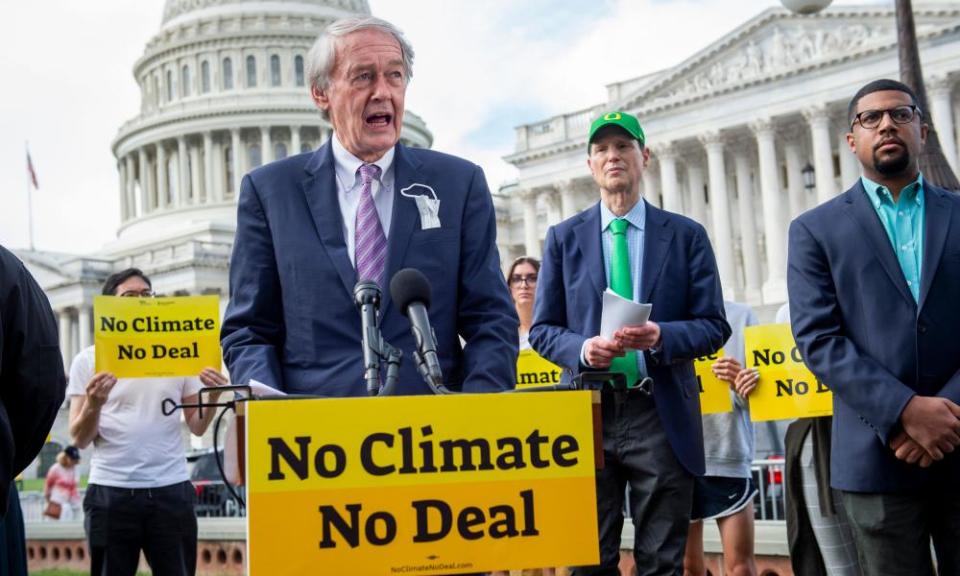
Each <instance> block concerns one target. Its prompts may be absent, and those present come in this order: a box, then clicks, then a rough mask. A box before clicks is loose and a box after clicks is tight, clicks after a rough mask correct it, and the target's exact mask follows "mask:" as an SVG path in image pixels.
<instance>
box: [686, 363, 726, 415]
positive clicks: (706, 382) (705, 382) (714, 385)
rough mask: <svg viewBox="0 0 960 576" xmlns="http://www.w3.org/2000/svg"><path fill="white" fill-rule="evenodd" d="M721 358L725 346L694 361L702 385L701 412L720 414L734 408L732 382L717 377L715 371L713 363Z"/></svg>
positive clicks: (700, 385) (698, 379)
mask: <svg viewBox="0 0 960 576" xmlns="http://www.w3.org/2000/svg"><path fill="white" fill-rule="evenodd" d="M720 358H723V348H721V349H719V350H717V351H716V352H714V353H713V354H708V355H706V356H703V357H701V358H697V359H696V360H694V362H693V370H694V372H695V373H696V374H697V384H698V385H699V387H700V413H701V414H719V413H721V412H730V411H731V410H733V400H731V399H730V384H728V383H726V382H724V381H723V380H721V379H719V378H717V375H716V374H714V373H713V369H712V366H713V363H714V362H716V361H717V360H719V359H720Z"/></svg>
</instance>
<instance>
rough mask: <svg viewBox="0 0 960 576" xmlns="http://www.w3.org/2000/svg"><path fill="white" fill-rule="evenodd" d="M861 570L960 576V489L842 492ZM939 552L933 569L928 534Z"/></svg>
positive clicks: (896, 575) (906, 575)
mask: <svg viewBox="0 0 960 576" xmlns="http://www.w3.org/2000/svg"><path fill="white" fill-rule="evenodd" d="M841 497H842V498H843V505H844V507H845V508H846V510H847V516H848V517H849V519H850V526H851V528H852V529H853V537H854V539H855V540H856V542H857V549H858V550H859V552H860V564H861V565H862V566H863V570H864V574H865V576H873V575H874V574H883V575H885V576H886V575H889V576H914V575H916V576H930V575H933V574H937V573H939V574H940V576H960V492H958V488H957V487H956V486H950V487H947V486H939V487H937V488H931V489H929V490H925V491H924V492H923V493H916V494H862V493H858V492H842V493H841ZM931 538H932V539H933V547H934V549H935V550H936V554H937V571H936V572H934V568H933V561H932V559H931V554H930V540H931Z"/></svg>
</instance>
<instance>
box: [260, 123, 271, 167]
mask: <svg viewBox="0 0 960 576" xmlns="http://www.w3.org/2000/svg"><path fill="white" fill-rule="evenodd" d="M273 160H274V158H273V141H272V140H271V139H270V127H269V126H261V127H260V162H261V164H268V163H270V162H273Z"/></svg>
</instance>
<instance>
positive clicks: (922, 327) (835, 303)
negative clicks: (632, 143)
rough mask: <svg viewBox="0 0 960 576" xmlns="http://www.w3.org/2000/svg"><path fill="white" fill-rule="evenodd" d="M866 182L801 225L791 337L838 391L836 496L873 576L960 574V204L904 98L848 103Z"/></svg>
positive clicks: (792, 261)
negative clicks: (926, 159) (922, 164)
mask: <svg viewBox="0 0 960 576" xmlns="http://www.w3.org/2000/svg"><path fill="white" fill-rule="evenodd" d="M849 120H850V133H848V134H847V142H848V143H849V145H850V150H851V151H852V152H853V153H854V154H856V156H857V158H858V160H859V161H860V163H861V165H862V166H863V177H862V178H861V179H860V180H859V181H857V182H856V183H855V184H854V185H853V187H852V188H850V189H849V190H847V192H845V193H844V194H842V195H841V196H839V197H837V198H835V199H833V200H831V201H830V202H826V203H824V204H823V205H821V206H818V207H817V208H814V209H813V210H810V211H809V212H807V213H805V214H802V215H801V216H799V217H798V218H797V219H796V220H795V221H794V222H793V223H792V224H791V226H790V253H789V267H788V268H789V269H788V274H787V283H788V288H789V294H790V298H789V299H790V315H791V319H792V326H793V333H794V336H795V337H796V340H797V344H798V345H799V347H800V351H801V353H802V355H803V357H804V359H805V361H806V363H807V365H808V366H809V367H810V369H811V370H812V371H813V373H814V374H815V375H816V376H817V378H818V379H819V380H821V381H822V382H823V383H825V384H826V385H828V386H829V387H830V388H831V389H832V390H833V392H834V402H833V410H834V420H833V440H832V443H831V451H832V454H831V468H830V470H831V482H830V483H831V486H832V487H833V488H834V489H836V490H839V491H840V496H841V500H842V501H843V505H844V508H845V509H846V510H847V512H848V515H849V520H850V524H851V528H852V530H853V533H854V539H855V540H856V543H857V547H858V549H859V553H860V559H861V563H862V564H863V568H864V572H865V573H866V574H881V573H882V574H891V575H900V574H933V573H934V572H933V565H932V559H931V554H930V540H931V538H932V539H933V544H934V548H935V550H936V555H937V565H938V569H939V571H940V573H941V574H960V548H958V547H957V546H956V543H957V542H960V492H958V491H957V490H956V486H957V483H958V481H960V456H957V454H956V453H955V449H956V447H957V446H958V445H960V406H958V403H960V339H958V338H957V337H956V334H955V331H956V328H957V326H960V305H958V304H957V296H958V295H960V197H958V196H957V195H955V194H950V193H948V192H947V191H945V190H942V189H940V188H938V187H936V186H934V185H932V184H930V183H929V182H926V181H924V179H923V176H922V174H920V170H919V165H918V157H919V155H920V153H921V151H922V149H923V146H924V142H925V140H926V136H927V126H926V124H924V123H923V111H922V110H920V108H919V107H918V105H917V99H916V96H915V95H914V94H913V92H912V91H911V90H910V88H908V87H907V86H905V85H903V84H901V83H900V82H895V81H893V80H877V81H875V82H871V83H869V84H867V85H866V86H864V87H863V88H861V89H860V91H859V92H857V94H856V95H855V96H854V97H853V100H851V102H850V108H849Z"/></svg>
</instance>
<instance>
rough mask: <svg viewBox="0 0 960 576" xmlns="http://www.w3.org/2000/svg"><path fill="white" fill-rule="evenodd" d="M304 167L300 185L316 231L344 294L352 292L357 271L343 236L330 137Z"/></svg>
mask: <svg viewBox="0 0 960 576" xmlns="http://www.w3.org/2000/svg"><path fill="white" fill-rule="evenodd" d="M306 171H307V172H309V173H310V176H309V177H308V178H307V179H306V180H304V181H303V182H302V183H301V185H300V187H301V188H302V190H303V193H304V195H305V196H306V199H307V205H308V206H309V207H310V216H311V217H312V218H313V224H314V226H315V227H316V228H317V235H318V236H319V237H320V243H321V244H322V245H323V249H324V250H325V251H326V253H327V256H329V257H330V261H331V262H332V263H333V267H334V268H335V269H336V271H337V276H339V277H340V282H341V283H342V284H343V288H344V289H345V290H346V291H347V294H351V295H352V294H353V287H354V285H355V284H356V283H357V271H356V270H355V269H354V267H353V265H352V264H351V263H350V256H349V255H348V254H347V244H346V242H345V241H344V239H343V216H342V215H341V213H340V202H339V201H338V200H337V176H336V172H335V170H334V167H333V150H332V148H331V146H330V143H329V141H328V142H327V143H326V144H325V145H324V146H322V147H321V148H319V149H318V150H317V151H316V152H314V155H313V158H311V159H310V162H308V163H307V166H306Z"/></svg>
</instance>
